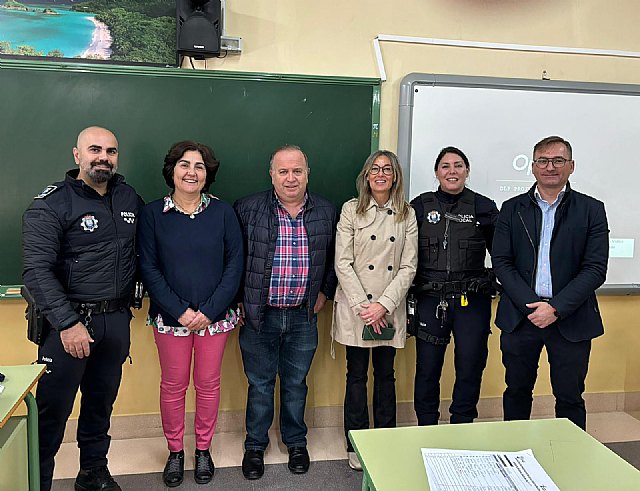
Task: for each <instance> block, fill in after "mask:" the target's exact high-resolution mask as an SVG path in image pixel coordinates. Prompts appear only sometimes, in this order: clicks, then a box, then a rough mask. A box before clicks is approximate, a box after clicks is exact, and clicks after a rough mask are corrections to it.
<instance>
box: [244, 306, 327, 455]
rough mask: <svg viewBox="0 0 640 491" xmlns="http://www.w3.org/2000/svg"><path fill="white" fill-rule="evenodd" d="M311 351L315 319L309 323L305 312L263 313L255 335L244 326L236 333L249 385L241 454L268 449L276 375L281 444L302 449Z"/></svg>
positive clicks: (315, 340)
mask: <svg viewBox="0 0 640 491" xmlns="http://www.w3.org/2000/svg"><path fill="white" fill-rule="evenodd" d="M317 346H318V330H317V319H316V316H315V315H314V316H313V319H312V320H311V322H309V319H308V313H307V309H306V306H303V307H301V308H293V309H279V308H273V307H266V311H265V316H264V323H263V325H262V327H261V330H260V331H259V332H258V331H256V330H254V329H252V328H250V327H248V326H244V327H242V328H241V329H240V351H241V352H242V362H243V364H244V373H245V374H246V376H247V380H248V381H249V392H248V396H247V415H246V426H247V437H246V439H245V442H244V447H245V449H247V450H265V449H266V448H267V445H268V444H269V433H268V432H269V428H270V427H271V423H272V421H273V411H274V409H273V394H274V389H275V384H276V375H278V376H279V377H280V432H281V434H282V441H283V443H284V444H285V445H286V446H287V447H288V448H290V447H305V446H306V445H307V425H306V424H305V422H304V409H305V405H306V402H307V374H308V373H309V368H310V367H311V361H312V360H313V355H314V354H315V352H316V347H317Z"/></svg>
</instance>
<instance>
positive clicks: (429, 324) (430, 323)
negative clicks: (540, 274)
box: [411, 147, 498, 425]
mask: <svg viewBox="0 0 640 491" xmlns="http://www.w3.org/2000/svg"><path fill="white" fill-rule="evenodd" d="M434 170H435V174H436V177H437V179H438V181H439V183H440V185H439V187H438V190H437V191H435V192H426V193H423V194H421V195H420V196H418V197H417V198H415V199H414V200H413V201H412V202H411V205H412V206H413V208H414V209H415V211H416V219H417V221H418V230H419V232H418V272H417V274H416V278H415V280H414V287H413V292H414V293H415V296H416V298H417V308H416V315H417V321H418V328H417V333H416V378H415V393H414V407H415V411H416V415H417V417H418V424H419V425H435V424H438V418H439V416H440V412H439V407H440V376H441V374H442V365H443V363H444V356H445V351H446V349H447V345H448V344H449V342H450V340H451V334H452V333H453V337H454V339H455V352H454V359H455V371H456V381H455V384H454V387H453V401H452V403H451V406H450V408H449V412H450V413H451V419H450V421H451V423H470V422H472V421H473V420H474V419H475V418H476V417H477V416H478V411H477V409H476V406H477V404H478V399H479V397H480V383H481V381H482V371H483V370H484V367H485V365H486V362H487V354H488V348H487V339H488V336H489V332H490V331H489V330H490V320H491V296H492V293H493V287H494V282H493V281H492V275H491V274H490V272H489V271H488V270H486V269H485V264H484V263H485V254H486V251H487V250H491V242H492V239H493V231H494V225H495V222H496V219H497V216H498V209H497V207H496V204H495V203H494V202H493V201H491V200H490V199H488V198H486V197H485V196H482V195H480V194H478V193H474V192H473V191H471V190H470V189H467V188H466V187H465V182H466V179H467V177H468V176H469V159H467V156H466V155H465V154H464V153H463V152H462V151H461V150H459V149H457V148H455V147H446V148H443V149H442V150H441V151H440V153H439V154H438V157H437V158H436V162H435V166H434Z"/></svg>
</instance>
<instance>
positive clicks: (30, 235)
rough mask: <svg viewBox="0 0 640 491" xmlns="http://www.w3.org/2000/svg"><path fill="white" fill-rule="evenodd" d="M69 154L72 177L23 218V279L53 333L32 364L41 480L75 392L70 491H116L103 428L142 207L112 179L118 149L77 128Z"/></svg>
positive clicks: (122, 342)
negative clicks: (36, 373) (75, 450)
mask: <svg viewBox="0 0 640 491" xmlns="http://www.w3.org/2000/svg"><path fill="white" fill-rule="evenodd" d="M73 156H74V159H75V162H76V164H77V165H78V167H79V169H76V170H71V171H69V172H67V175H66V177H65V180H64V181H62V182H57V183H55V184H53V185H51V186H47V188H45V190H44V191H43V192H42V193H40V194H39V195H38V196H36V198H35V199H34V201H33V203H32V204H31V206H29V208H28V209H27V211H26V212H25V213H24V216H23V253H24V270H23V281H24V284H25V286H26V287H27V288H28V289H29V290H30V292H31V295H32V297H33V299H34V300H35V303H36V305H37V306H38V308H39V309H41V310H42V312H43V313H44V314H45V317H46V319H47V321H48V324H49V325H50V331H49V333H48V334H47V336H46V337H45V338H44V341H43V342H42V344H41V346H40V348H39V351H38V360H39V362H40V363H46V365H47V370H46V372H45V374H44V375H43V376H42V378H41V379H40V382H39V383H38V389H37V392H36V401H37V403H38V411H39V436H40V475H41V478H40V480H41V485H40V489H41V490H42V491H48V490H49V489H50V488H51V481H52V479H53V467H54V456H55V454H56V453H57V452H58V449H59V448H60V444H61V443H62V438H63V435H64V429H65V425H66V422H67V419H68V418H69V415H70V414H71V410H72V408H73V402H74V399H75V396H76V393H77V391H78V387H79V388H80V390H81V392H82V399H81V404H80V417H79V419H78V433H77V440H78V447H79V448H80V472H79V473H78V477H77V478H76V482H75V489H76V491H84V490H102V491H113V490H119V489H120V487H119V486H118V484H117V483H116V482H115V481H114V480H113V478H112V477H111V475H110V473H109V470H108V468H107V451H108V449H109V442H110V437H109V435H108V433H107V432H108V430H109V420H110V417H111V411H112V408H113V403H114V401H115V399H116V395H117V393H118V387H119V386H120V380H121V376H122V364H123V363H124V361H125V359H126V357H127V356H128V354H129V321H130V320H131V312H130V310H129V307H130V296H131V293H132V289H133V287H134V274H135V269H136V257H135V244H134V238H135V231H136V223H135V220H136V216H137V215H138V211H139V209H140V206H141V203H142V201H141V199H140V197H139V196H138V195H137V194H136V192H135V191H134V189H133V188H132V187H131V186H129V185H127V184H126V183H125V182H124V178H123V177H122V176H121V175H119V174H116V173H115V172H116V170H117V167H118V142H117V140H116V137H115V136H114V135H113V133H111V132H110V131H109V130H106V129H104V128H98V127H89V128H86V129H84V130H83V131H82V132H81V133H80V134H79V135H78V141H77V146H76V147H75V148H74V149H73Z"/></svg>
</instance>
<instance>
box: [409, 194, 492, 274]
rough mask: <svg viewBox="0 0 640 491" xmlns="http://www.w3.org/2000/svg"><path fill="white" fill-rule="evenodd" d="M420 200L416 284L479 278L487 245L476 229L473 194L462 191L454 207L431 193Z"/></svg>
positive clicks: (477, 228) (423, 195)
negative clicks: (434, 280)
mask: <svg viewBox="0 0 640 491" xmlns="http://www.w3.org/2000/svg"><path fill="white" fill-rule="evenodd" d="M420 199H421V201H422V206H423V213H424V216H423V220H422V225H421V226H420V231H419V235H418V274H417V280H418V281H417V282H420V281H428V280H432V279H445V278H446V279H461V278H463V277H465V278H469V277H473V276H477V275H478V274H482V272H483V271H484V259H485V251H486V247H487V244H486V242H485V240H484V237H483V235H482V233H481V231H480V228H479V227H478V226H477V219H476V207H475V193H474V192H473V191H471V190H469V189H466V188H465V189H464V190H463V191H462V195H461V196H460V198H459V199H458V201H457V202H456V203H442V202H440V201H439V200H438V199H437V198H436V195H435V193H434V192H431V191H430V192H427V193H423V194H421V195H420ZM443 273H445V274H444V275H443Z"/></svg>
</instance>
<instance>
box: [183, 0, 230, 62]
mask: <svg viewBox="0 0 640 491" xmlns="http://www.w3.org/2000/svg"><path fill="white" fill-rule="evenodd" d="M220 17H221V7H220V0H177V1H176V38H177V55H178V59H179V58H180V56H181V55H187V56H193V57H194V58H204V57H205V56H210V55H217V54H219V53H220V35H221V34H222V33H221V30H222V23H221V19H220ZM178 64H179V60H178Z"/></svg>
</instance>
